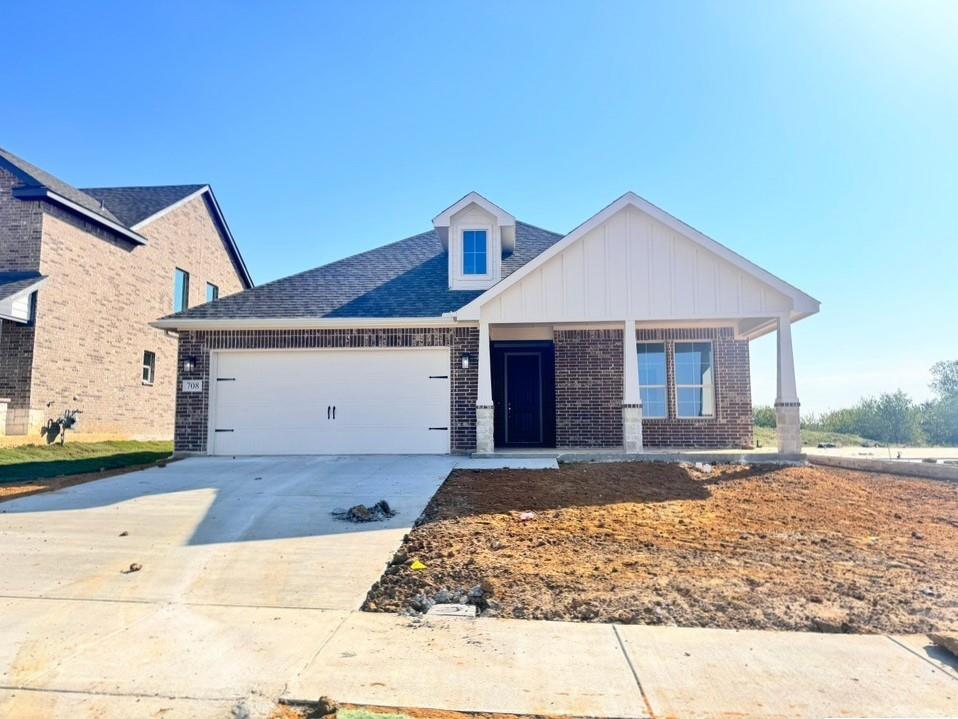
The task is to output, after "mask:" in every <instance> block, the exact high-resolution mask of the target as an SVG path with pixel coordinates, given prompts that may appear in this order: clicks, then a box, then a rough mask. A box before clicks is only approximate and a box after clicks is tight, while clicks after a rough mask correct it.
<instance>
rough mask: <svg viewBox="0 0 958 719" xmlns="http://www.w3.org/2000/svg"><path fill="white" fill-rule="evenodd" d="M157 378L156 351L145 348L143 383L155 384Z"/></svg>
mask: <svg viewBox="0 0 958 719" xmlns="http://www.w3.org/2000/svg"><path fill="white" fill-rule="evenodd" d="M154 379H156V353H155V352H150V351H149V350H144V352H143V384H150V385H151V384H153V380H154Z"/></svg>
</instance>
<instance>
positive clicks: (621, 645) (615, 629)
mask: <svg viewBox="0 0 958 719" xmlns="http://www.w3.org/2000/svg"><path fill="white" fill-rule="evenodd" d="M612 633H613V634H615V638H616V639H617V640H618V641H619V649H621V650H622V656H624V657H625V663H626V664H628V665H629V670H630V671H631V672H632V678H633V679H635V685H636V686H637V687H638V688H639V694H641V695H642V701H643V702H645V708H646V710H647V711H648V712H649V719H655V712H654V711H652V704H651V703H650V702H649V698H648V697H647V696H646V695H645V689H644V688H643V687H642V681H641V680H640V679H639V673H638V672H637V671H636V669H635V665H634V664H632V658H631V657H630V656H629V652H628V651H627V650H626V648H625V642H624V641H622V635H621V634H619V628H618V627H617V626H616V625H615V624H613V625H612Z"/></svg>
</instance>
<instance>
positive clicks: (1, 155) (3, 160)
mask: <svg viewBox="0 0 958 719" xmlns="http://www.w3.org/2000/svg"><path fill="white" fill-rule="evenodd" d="M0 167H6V168H7V169H8V170H10V171H11V172H12V173H13V174H14V175H16V176H17V177H18V178H19V179H20V181H21V182H22V183H23V185H22V186H23V187H30V188H41V187H42V188H47V189H50V190H52V191H53V192H55V193H57V194H58V195H61V196H62V197H65V198H66V199H68V200H70V201H71V202H75V203H76V204H78V205H80V206H81V207H83V208H85V209H87V210H89V211H90V212H92V213H93V214H95V215H99V216H100V217H102V218H103V219H105V220H110V221H111V222H115V223H120V224H122V223H123V220H121V219H120V218H118V217H117V216H116V215H114V214H113V213H112V212H110V210H108V209H106V208H105V207H103V205H102V203H101V202H100V201H99V200H98V199H97V198H95V197H93V196H91V195H90V194H88V193H87V192H85V191H83V190H78V189H77V188H76V187H73V186H72V185H69V184H67V183H66V182H64V181H63V180H61V179H60V178H58V177H54V176H53V175H51V174H50V173H49V172H46V171H45V170H41V169H40V168H39V167H37V166H36V165H33V164H31V163H29V162H27V161H26V160H24V159H23V158H22V157H17V156H16V155H14V154H13V153H12V152H8V151H7V150H4V149H3V148H2V147H0Z"/></svg>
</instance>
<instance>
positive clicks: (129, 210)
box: [81, 185, 206, 227]
mask: <svg viewBox="0 0 958 719" xmlns="http://www.w3.org/2000/svg"><path fill="white" fill-rule="evenodd" d="M204 187H206V185H156V186H154V187H84V188H83V189H82V190H81V192H84V193H86V194H87V195H90V196H91V197H94V198H96V199H97V200H98V201H100V202H102V203H103V205H105V206H106V209H107V210H108V211H109V212H111V213H112V214H113V215H114V216H115V217H116V218H117V219H118V220H119V221H120V222H122V223H123V224H124V225H126V226H127V227H135V226H136V225H138V224H139V223H141V222H142V221H143V220H146V219H148V218H150V217H152V216H153V215H155V214H156V213H158V212H160V211H162V210H165V209H166V208H167V207H170V206H171V205H175V204H176V203H177V202H179V201H180V200H183V199H185V198H187V197H189V196H190V195H193V194H195V193H197V192H199V191H200V190H202V189H203V188H204Z"/></svg>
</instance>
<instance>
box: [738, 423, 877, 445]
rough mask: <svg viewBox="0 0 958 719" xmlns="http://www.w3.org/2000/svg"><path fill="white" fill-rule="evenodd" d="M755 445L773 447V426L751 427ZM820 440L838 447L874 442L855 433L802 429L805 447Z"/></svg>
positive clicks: (816, 443)
mask: <svg viewBox="0 0 958 719" xmlns="http://www.w3.org/2000/svg"><path fill="white" fill-rule="evenodd" d="M752 429H753V431H754V436H755V442H756V446H759V447H774V446H775V442H776V440H775V428H774V427H753V428H752ZM822 442H830V443H831V444H834V445H837V446H839V447H862V446H872V445H874V444H875V443H874V442H872V441H871V440H867V439H865V438H864V437H859V436H858V435H857V434H842V433H841V432H823V431H821V430H818V429H803V430H802V444H803V445H804V446H806V447H817V446H818V445H819V444H820V443H822Z"/></svg>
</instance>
